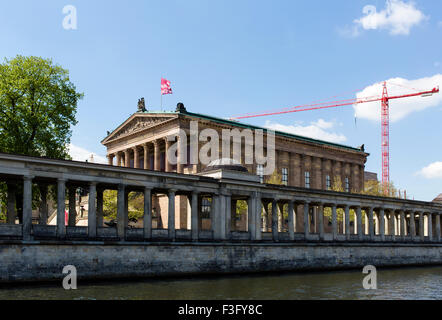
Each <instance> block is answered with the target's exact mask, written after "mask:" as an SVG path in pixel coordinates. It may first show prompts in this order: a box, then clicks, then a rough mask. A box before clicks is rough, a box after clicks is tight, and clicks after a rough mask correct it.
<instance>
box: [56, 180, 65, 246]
mask: <svg viewBox="0 0 442 320" xmlns="http://www.w3.org/2000/svg"><path fill="white" fill-rule="evenodd" d="M65 196H66V180H64V179H58V181H57V237H58V238H60V239H63V238H65V237H66V225H65V211H66V204H65Z"/></svg>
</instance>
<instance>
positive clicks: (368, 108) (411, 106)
mask: <svg viewBox="0 0 442 320" xmlns="http://www.w3.org/2000/svg"><path fill="white" fill-rule="evenodd" d="M398 85H400V86H398ZM437 86H441V87H442V74H436V75H434V76H432V77H428V78H421V79H417V80H407V79H403V78H393V79H390V80H387V89H388V95H389V96H390V97H391V96H396V95H402V94H407V93H415V92H417V91H415V90H413V89H412V88H415V89H418V90H419V91H429V90H432V89H433V88H435V87H437ZM373 96H377V97H381V96H382V83H376V84H373V85H371V86H369V87H367V88H365V89H364V90H362V91H361V92H359V93H357V94H356V97H357V98H359V99H362V98H366V97H373ZM438 105H442V94H441V93H437V94H434V95H432V96H431V97H422V96H416V97H410V98H400V99H394V100H390V120H391V121H392V122H395V121H399V120H400V119H402V118H404V117H406V116H407V115H409V114H411V113H413V112H417V111H422V110H424V109H427V108H430V107H436V106H438ZM353 108H354V109H355V116H356V117H357V118H362V119H369V120H374V121H380V120H381V102H380V101H376V102H367V103H362V104H358V105H354V106H353Z"/></svg>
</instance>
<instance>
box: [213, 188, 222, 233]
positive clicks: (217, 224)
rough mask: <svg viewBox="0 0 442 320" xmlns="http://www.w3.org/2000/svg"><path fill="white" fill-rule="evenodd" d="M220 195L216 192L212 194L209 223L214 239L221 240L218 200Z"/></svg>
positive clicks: (219, 200)
mask: <svg viewBox="0 0 442 320" xmlns="http://www.w3.org/2000/svg"><path fill="white" fill-rule="evenodd" d="M220 198H221V197H220V196H219V195H218V194H214V195H212V206H211V210H210V211H211V212H210V213H211V225H212V231H213V239H214V240H222V237H223V235H222V228H221V215H220V202H221V199H220Z"/></svg>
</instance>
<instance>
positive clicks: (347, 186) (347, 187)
mask: <svg viewBox="0 0 442 320" xmlns="http://www.w3.org/2000/svg"><path fill="white" fill-rule="evenodd" d="M345 192H350V179H348V177H346V178H345Z"/></svg>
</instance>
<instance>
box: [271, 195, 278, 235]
mask: <svg viewBox="0 0 442 320" xmlns="http://www.w3.org/2000/svg"><path fill="white" fill-rule="evenodd" d="M272 236H273V241H275V242H278V241H279V233H278V200H277V199H274V200H273V202H272Z"/></svg>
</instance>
